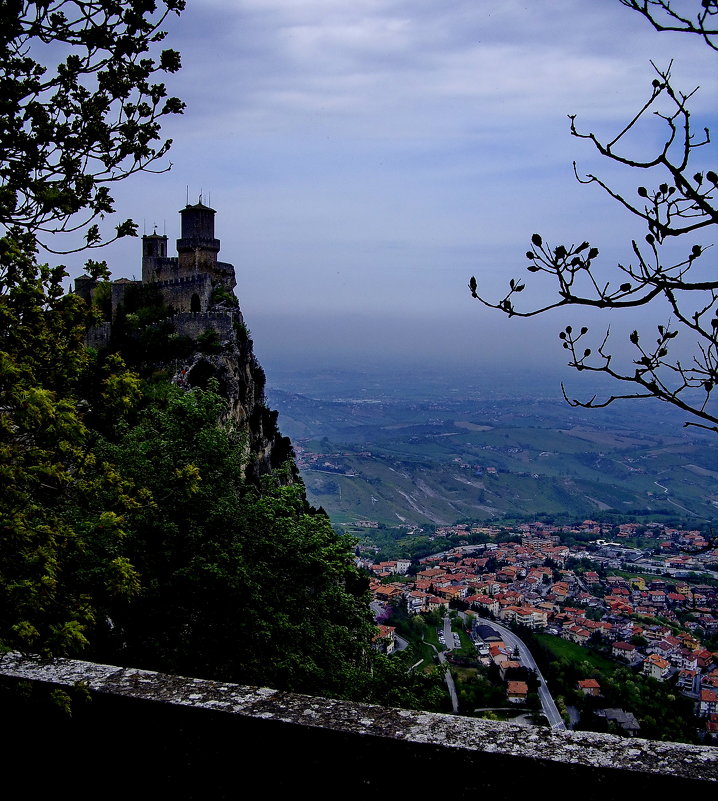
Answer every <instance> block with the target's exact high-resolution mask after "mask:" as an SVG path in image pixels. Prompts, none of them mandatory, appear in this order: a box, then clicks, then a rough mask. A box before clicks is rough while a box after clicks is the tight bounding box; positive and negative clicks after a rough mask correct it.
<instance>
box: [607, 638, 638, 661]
mask: <svg viewBox="0 0 718 801" xmlns="http://www.w3.org/2000/svg"><path fill="white" fill-rule="evenodd" d="M611 653H612V654H613V656H615V657H616V659H624V660H625V661H626V662H633V660H634V659H635V658H636V655H637V654H636V646H635V645H631V643H630V642H614V643H613V647H612V648H611Z"/></svg>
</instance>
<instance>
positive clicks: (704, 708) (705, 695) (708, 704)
mask: <svg viewBox="0 0 718 801" xmlns="http://www.w3.org/2000/svg"><path fill="white" fill-rule="evenodd" d="M698 714H699V715H700V716H701V717H707V716H708V715H718V692H716V691H715V690H711V689H708V688H707V687H704V688H703V689H702V690H701V696H700V700H699V701H698Z"/></svg>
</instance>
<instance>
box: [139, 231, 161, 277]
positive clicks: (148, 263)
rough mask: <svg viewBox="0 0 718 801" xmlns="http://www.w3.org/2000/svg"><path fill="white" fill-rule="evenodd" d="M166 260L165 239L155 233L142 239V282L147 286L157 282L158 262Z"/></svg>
mask: <svg viewBox="0 0 718 801" xmlns="http://www.w3.org/2000/svg"><path fill="white" fill-rule="evenodd" d="M166 258H167V237H166V236H163V235H160V234H158V233H157V231H154V232H153V233H151V234H145V236H143V237H142V281H143V283H145V284H147V283H149V282H150V281H157V280H158V279H159V276H158V275H157V268H158V267H159V266H160V264H159V263H160V260H161V259H166Z"/></svg>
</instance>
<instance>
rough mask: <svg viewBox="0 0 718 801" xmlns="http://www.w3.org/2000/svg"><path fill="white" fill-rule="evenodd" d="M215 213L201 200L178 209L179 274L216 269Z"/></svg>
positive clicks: (217, 250)
mask: <svg viewBox="0 0 718 801" xmlns="http://www.w3.org/2000/svg"><path fill="white" fill-rule="evenodd" d="M215 213H216V212H215V210H214V209H211V208H210V207H209V206H205V205H204V203H202V201H201V200H200V202H199V203H196V204H195V205H194V206H191V205H189V204H188V205H187V206H185V207H184V208H183V209H182V210H181V211H180V214H181V215H182V237H181V238H180V239H178V240H177V254H178V256H179V274H180V275H195V274H196V273H199V272H203V271H206V272H210V273H214V272H215V271H216V268H217V253H219V239H215V238H214V215H215Z"/></svg>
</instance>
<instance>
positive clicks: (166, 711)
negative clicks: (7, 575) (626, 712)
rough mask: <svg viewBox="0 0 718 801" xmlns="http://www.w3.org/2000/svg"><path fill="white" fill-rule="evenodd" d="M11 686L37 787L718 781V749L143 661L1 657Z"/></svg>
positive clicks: (138, 791)
mask: <svg viewBox="0 0 718 801" xmlns="http://www.w3.org/2000/svg"><path fill="white" fill-rule="evenodd" d="M19 684H20V685H21V689H19V688H18V685H19ZM0 688H2V690H3V693H2V698H1V700H2V704H3V706H2V708H3V729H4V734H5V735H6V736H5V741H6V742H5V745H4V747H3V757H4V758H5V764H6V765H7V766H12V773H13V775H14V776H16V777H22V789H23V793H24V794H25V795H26V796H27V797H29V798H31V797H37V796H36V795H35V796H33V793H37V792H38V791H39V790H40V789H43V790H51V791H52V793H53V797H54V796H56V795H57V794H58V791H61V790H65V791H70V792H71V793H72V797H73V798H77V797H82V798H84V797H85V795H87V796H88V797H89V796H92V797H94V798H97V797H100V798H113V797H120V796H123V797H132V798H145V797H149V795H150V793H160V796H159V797H163V798H170V797H172V798H202V799H205V798H212V799H215V798H239V797H242V796H243V795H244V794H250V793H251V794H256V793H258V792H260V793H261V794H262V795H264V796H266V797H269V798H277V797H279V796H278V793H280V792H281V793H282V794H284V793H289V792H291V793H292V795H293V796H294V795H296V794H297V793H298V792H300V791H301V794H302V795H307V794H308V795H310V796H311V797H312V798H342V797H346V798H350V799H363V798H366V799H376V798H378V797H379V796H381V795H384V794H386V793H389V792H391V793H392V794H394V795H397V796H400V797H402V798H433V797H437V798H444V797H449V798H452V799H457V798H458V799H471V801H476V799H481V798H484V797H486V798H501V799H503V798H526V799H529V798H535V797H536V796H537V791H539V790H541V793H540V794H541V795H544V794H545V795H548V796H550V797H556V796H560V797H562V798H575V797H579V798H581V801H588V799H594V798H596V799H601V801H607V800H608V799H612V798H632V797H635V798H648V797H654V798H655V797H659V798H675V797H681V798H682V797H685V796H688V795H691V796H693V794H694V793H700V797H706V794H708V797H710V796H711V794H712V793H715V790H716V787H717V786H718V785H717V784H716V782H718V748H712V747H704V746H694V745H684V744H680V743H664V742H653V741H647V740H641V739H637V738H634V739H624V738H621V737H617V736H614V735H608V734H596V733H592V732H566V731H552V730H550V729H544V728H541V729H539V728H533V727H525V726H519V725H515V724H510V723H498V722H492V721H485V720H479V719H475V718H462V717H458V716H453V715H440V714H432V713H426V712H410V711H406V710H399V709H392V708H385V707H378V706H370V705H368V704H360V703H350V702H346V701H337V700H334V699H328V698H318V697H310V696H304V695H296V694H292V693H285V692H279V691H277V690H272V689H267V688H259V687H244V686H240V685H236V684H227V683H222V682H216V681H208V680H203V679H197V678H183V677H179V676H170V675H166V674H161V673H155V672H152V671H146V670H141V669H137V668H132V667H126V668H121V667H116V666H112V665H101V664H95V663H91V662H79V661H73V660H56V661H53V662H47V661H45V662H43V661H40V660H34V659H29V658H25V657H22V656H19V655H18V654H12V653H10V654H5V655H4V656H1V657H0ZM53 688H60V689H62V690H64V691H65V692H67V693H68V694H69V695H70V696H71V697H73V698H74V699H75V700H74V701H73V704H72V715H71V716H70V715H67V714H66V713H63V712H61V711H60V710H59V709H58V708H57V707H56V706H52V705H51V704H49V703H48V702H47V699H48V697H49V692H48V690H52V689H53ZM8 770H9V767H8ZM43 780H44V781H45V785H42V784H41V783H42V782H43ZM711 787H713V790H711V789H710V788H711ZM484 794H487V795H484Z"/></svg>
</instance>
